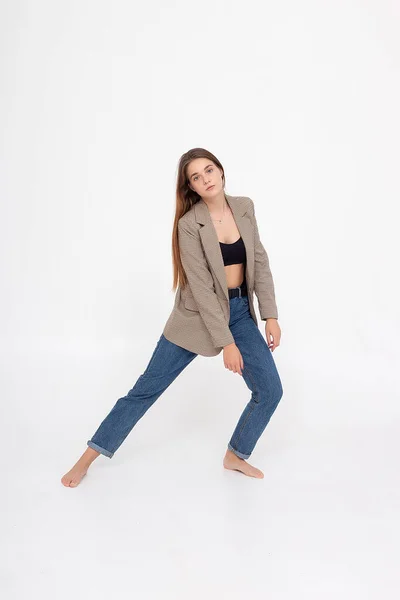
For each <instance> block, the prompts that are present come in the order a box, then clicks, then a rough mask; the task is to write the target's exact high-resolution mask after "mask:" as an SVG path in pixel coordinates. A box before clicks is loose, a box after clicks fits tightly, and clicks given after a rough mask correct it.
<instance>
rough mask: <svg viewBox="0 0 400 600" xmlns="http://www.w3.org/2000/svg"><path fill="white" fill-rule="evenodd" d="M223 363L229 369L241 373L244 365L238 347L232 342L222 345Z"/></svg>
mask: <svg viewBox="0 0 400 600" xmlns="http://www.w3.org/2000/svg"><path fill="white" fill-rule="evenodd" d="M224 365H225V367H226V368H227V369H229V370H230V371H233V372H234V373H239V375H242V369H243V367H244V364H243V358H242V355H241V353H240V350H239V348H238V347H237V346H236V344H235V343H234V342H232V344H228V345H227V346H224Z"/></svg>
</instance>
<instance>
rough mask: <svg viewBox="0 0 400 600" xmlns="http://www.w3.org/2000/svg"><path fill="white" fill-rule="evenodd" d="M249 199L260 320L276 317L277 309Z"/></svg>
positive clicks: (266, 260)
mask: <svg viewBox="0 0 400 600" xmlns="http://www.w3.org/2000/svg"><path fill="white" fill-rule="evenodd" d="M249 200H250V216H251V220H252V223H253V229H254V291H255V294H256V296H257V300H258V306H259V309H260V315H261V320H262V321H266V320H267V319H270V318H273V319H277V318H278V309H277V306H276V301H275V288H274V280H273V277H272V273H271V270H270V267H269V259H268V254H267V252H266V250H265V248H264V246H263V244H262V243H261V240H260V234H259V231H258V225H257V218H256V215H255V210H254V202H253V200H251V198H249Z"/></svg>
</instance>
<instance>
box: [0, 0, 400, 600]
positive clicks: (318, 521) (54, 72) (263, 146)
mask: <svg viewBox="0 0 400 600" xmlns="http://www.w3.org/2000/svg"><path fill="white" fill-rule="evenodd" d="M0 22H1V25H0V38H1V42H0V43H1V114H0V119H1V175H0V186H1V189H0V191H1V214H0V234H1V235H0V243H1V258H2V261H1V358H2V412H3V419H2V422H3V428H2V463H3V478H4V481H3V484H4V487H3V502H5V510H4V511H2V516H3V535H2V539H3V540H5V541H6V543H7V546H4V549H5V551H6V558H5V559H4V560H3V561H2V567H1V571H2V577H1V588H2V589H3V592H4V597H7V599H9V600H14V599H21V600H22V599H24V600H25V598H27V597H28V596H29V597H34V598H36V597H40V598H57V600H61V599H64V598H71V597H74V598H85V600H86V599H91V598H96V599H97V600H100V599H103V598H104V599H106V598H107V599H108V598H118V597H119V598H124V597H128V596H129V597H131V596H132V595H134V596H135V597H138V598H140V599H141V600H148V599H153V598H154V599H157V600H158V599H160V600H169V599H170V598H171V599H174V600H176V599H181V598H182V599H185V600H186V599H187V598H191V599H192V598H195V599H197V598H201V599H203V598H212V599H214V598H215V599H218V600H219V599H220V598H229V599H230V600H236V599H242V598H244V597H252V598H254V599H259V598H260V599H261V598H262V599H263V600H264V599H265V598H267V597H270V598H273V599H274V600H280V599H286V598H287V599H290V600H298V599H303V598H307V600H312V599H318V600H320V599H321V598H323V599H324V600H330V599H332V600H333V599H335V600H337V599H338V598H341V599H347V598H348V599H351V600H356V599H362V600H366V599H374V600H375V599H381V598H382V594H383V591H382V589H383V588H384V590H385V591H384V596H385V599H386V600H389V599H392V598H393V599H394V598H398V596H399V594H400V578H399V575H398V569H397V567H398V552H399V542H398V539H399V538H398V536H399V533H400V531H399V530H400V527H399V525H400V519H399V500H400V485H399V476H398V454H399V445H400V444H399V420H400V393H399V392H400V386H399V379H398V366H399V351H398V344H399V334H400V312H399V300H400V297H399V296H400V294H399V267H398V263H399V257H400V253H399V250H400V249H399V244H398V229H399V221H398V217H397V207H398V203H399V191H400V186H399V159H400V151H399V137H400V117H399V106H400V78H399V73H400V44H399V26H400V9H399V4H398V3H397V2H395V0H392V1H389V0H380V1H379V2H378V0H374V1H373V0H369V1H368V0H367V1H358V2H356V1H350V0H348V1H346V2H344V1H338V0H335V1H333V0H326V1H325V2H318V1H316V0H314V1H310V0H305V1H304V2H301V3H299V2H269V1H268V2H265V1H264V2H261V1H258V2H257V1H254V0H249V1H247V2H245V3H243V2H237V1H230V2H222V1H218V0H213V2H210V1H209V0H203V1H201V2H196V3H188V2H180V1H178V2H175V3H173V4H171V3H161V2H157V3H155V2H128V1H125V2H123V1H119V0H114V1H113V2H105V1H97V2H94V1H91V2H88V1H82V0H81V1H79V2H77V1H72V2H71V1H70V2H57V1H54V0H53V1H43V0H37V1H35V2H26V1H25V2H23V1H13V2H11V1H8V2H7V1H4V2H2V4H1V14H0ZM198 146H200V147H205V148H207V149H209V150H210V151H211V152H213V153H214V154H215V155H216V156H217V157H218V158H219V159H220V160H221V162H222V164H223V166H224V169H225V176H226V191H227V193H229V194H232V195H245V196H250V197H251V198H252V199H253V201H254V203H255V208H256V216H257V219H258V223H259V229H260V234H261V239H262V241H263V243H264V246H265V248H266V250H267V252H268V254H269V258H270V266H271V270H272V273H273V276H274V282H275V290H276V299H277V305H278V311H279V324H280V326H281V330H282V338H281V345H280V346H279V347H278V348H277V349H276V350H275V351H274V354H273V356H274V359H275V361H276V364H277V367H278V370H279V373H280V376H281V380H282V383H283V388H284V396H283V398H282V400H281V403H280V405H279V407H278V409H277V411H276V413H275V414H274V416H273V418H272V419H271V422H270V424H269V425H268V429H267V430H266V431H265V433H264V435H263V436H262V438H261V439H260V440H259V442H258V444H257V448H256V449H255V451H254V453H253V455H252V457H251V459H249V462H251V463H252V464H254V465H255V466H257V467H259V468H261V469H262V470H263V472H264V474H265V478H264V479H263V480H257V479H253V478H248V477H245V476H244V475H242V474H240V473H239V472H234V471H227V470H224V469H223V467H222V459H223V456H224V453H225V449H226V444H227V442H228V441H229V438H230V436H231V434H232V432H233V429H234V427H235V425H236V422H237V420H238V418H239V416H240V413H241V411H242V410H243V408H244V406H245V404H246V402H247V401H248V400H249V396H250V392H249V390H248V389H247V387H246V386H245V383H244V381H243V380H240V379H239V378H240V376H239V375H236V374H233V373H231V372H230V371H228V370H226V369H225V368H224V365H223V360H222V354H220V355H219V356H217V357H214V358H209V357H198V358H197V359H195V361H194V362H193V363H192V364H191V366H189V367H188V368H187V370H185V371H184V372H183V373H182V374H181V375H180V377H179V378H178V379H177V380H176V381H175V382H174V383H173V384H172V385H171V387H170V388H169V389H168V390H167V391H166V392H165V393H164V395H163V396H162V397H161V398H160V399H159V400H158V401H157V403H156V404H155V405H154V406H153V407H152V408H151V409H150V410H149V412H148V413H147V414H146V415H145V416H144V418H143V420H141V421H140V423H138V424H137V426H136V428H135V429H134V431H133V432H132V433H131V434H130V436H129V437H128V439H127V440H126V441H125V443H124V445H123V446H122V447H121V448H120V450H119V451H118V453H117V454H116V455H115V456H114V457H113V458H112V459H111V460H110V459H107V458H106V457H103V456H100V457H99V458H98V459H97V460H96V461H95V463H94V464H93V465H92V467H91V469H90V471H89V473H88V475H87V476H86V477H85V478H84V479H83V480H82V483H81V485H80V486H79V487H78V488H75V489H72V488H65V487H64V486H62V484H61V482H60V478H61V476H62V475H63V474H64V473H65V472H66V471H67V470H68V469H69V468H70V467H72V465H73V464H74V462H76V460H77V459H78V458H79V456H80V454H81V453H82V452H83V451H84V450H85V448H86V441H87V440H88V439H89V438H90V437H91V435H92V434H93V433H94V431H95V429H97V427H98V425H99V423H100V421H101V420H102V419H103V418H104V417H105V416H106V414H107V413H108V412H109V410H111V408H112V406H113V405H114V403H115V402H116V400H117V399H118V398H119V397H121V396H123V395H125V394H126V393H127V392H128V390H129V389H130V388H131V387H132V385H133V384H134V382H135V380H136V379H137V377H138V376H139V375H140V373H142V372H143V370H144V369H145V367H146V365H147V362H148V360H149V358H150V355H151V353H152V351H153V349H154V346H155V344H156V342H157V340H158V338H159V336H160V334H161V331H162V329H163V327H164V324H165V322H166V320H167V318H168V316H169V314H170V312H171V310H172V306H173V302H174V294H173V292H172V256H171V233H172V223H173V216H174V210H175V181H176V174H177V165H178V161H179V157H180V156H181V154H183V153H184V152H186V151H187V150H188V149H189V148H192V147H198ZM260 330H261V331H262V332H263V333H264V323H263V322H260ZM4 517H6V518H4Z"/></svg>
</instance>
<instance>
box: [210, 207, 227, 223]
mask: <svg viewBox="0 0 400 600" xmlns="http://www.w3.org/2000/svg"><path fill="white" fill-rule="evenodd" d="M224 212H225V204H224V205H223V207H222V217H221V218H220V219H211V220H212V221H216V222H217V223H222V221H223V218H224Z"/></svg>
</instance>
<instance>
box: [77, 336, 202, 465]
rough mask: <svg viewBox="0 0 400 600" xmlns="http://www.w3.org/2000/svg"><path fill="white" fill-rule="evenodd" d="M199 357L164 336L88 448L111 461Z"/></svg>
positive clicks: (103, 422) (101, 425) (90, 441)
mask: <svg viewBox="0 0 400 600" xmlns="http://www.w3.org/2000/svg"><path fill="white" fill-rule="evenodd" d="M196 356H197V354H195V353H194V352H190V351H189V350H186V349H185V348H182V347H181V346H177V345H176V344H174V343H173V342H170V341H169V340H167V338H166V337H165V336H164V334H161V336H160V339H159V340H158V342H157V345H156V348H155V349H154V352H153V354H152V356H151V358H150V361H149V363H148V365H147V368H146V370H145V371H144V373H142V375H140V377H139V378H138V380H137V381H136V383H135V385H134V386H133V388H132V389H131V390H130V391H129V392H128V393H127V395H126V396H123V397H122V398H119V400H117V402H116V403H115V405H114V407H113V409H112V410H111V411H110V412H109V414H108V415H107V416H106V418H105V419H104V421H102V423H101V424H100V426H99V428H98V429H97V431H96V432H95V433H94V435H93V436H92V438H91V439H90V440H89V441H88V442H87V445H88V446H89V447H90V448H93V450H97V452H100V453H101V454H104V455H105V456H107V457H108V458H111V457H112V456H113V454H114V453H115V451H116V450H117V449H118V448H119V446H120V445H121V444H122V442H123V441H124V440H125V438H126V437H127V435H128V434H129V433H130V431H131V430H132V428H133V427H134V426H135V425H136V423H137V422H138V421H139V419H141V418H142V416H143V415H144V413H145V412H146V411H147V410H148V409H149V408H150V406H151V405H152V404H154V402H155V401H156V400H157V398H159V397H160V396H161V394H162V393H163V392H164V391H165V390H166V389H167V387H168V386H169V385H170V384H171V383H172V382H173V381H174V379H176V377H177V376H178V375H179V374H180V373H181V372H182V371H183V369H184V368H185V367H187V366H188V364H189V363H191V362H192V360H193V359H194V358H195V357H196Z"/></svg>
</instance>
